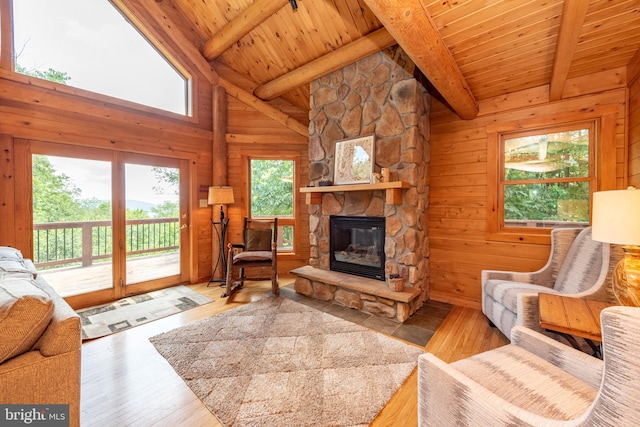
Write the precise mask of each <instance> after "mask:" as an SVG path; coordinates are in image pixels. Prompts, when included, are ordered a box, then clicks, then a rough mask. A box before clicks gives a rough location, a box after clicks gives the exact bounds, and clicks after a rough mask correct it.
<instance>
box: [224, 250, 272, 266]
mask: <svg viewBox="0 0 640 427" xmlns="http://www.w3.org/2000/svg"><path fill="white" fill-rule="evenodd" d="M271 260H272V252H271V251H251V252H240V253H239V254H237V255H235V256H234V257H233V262H234V263H236V262H249V261H265V262H271Z"/></svg>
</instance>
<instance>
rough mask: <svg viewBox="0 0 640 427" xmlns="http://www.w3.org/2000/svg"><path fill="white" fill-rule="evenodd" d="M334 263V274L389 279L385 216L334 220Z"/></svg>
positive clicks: (332, 240) (331, 254)
mask: <svg viewBox="0 0 640 427" xmlns="http://www.w3.org/2000/svg"><path fill="white" fill-rule="evenodd" d="M330 226H331V233H330V237H329V238H330V262H329V267H330V268H331V270H333V271H340V272H342V273H349V274H354V275H357V276H362V277H368V278H371V279H377V280H385V274H384V263H385V256H384V238H385V218H384V217H370V216H367V217H362V216H336V215H332V216H331V217H330Z"/></svg>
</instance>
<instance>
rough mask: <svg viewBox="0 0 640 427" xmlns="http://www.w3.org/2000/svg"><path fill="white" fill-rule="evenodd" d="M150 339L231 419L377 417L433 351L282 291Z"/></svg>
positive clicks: (325, 422) (345, 422) (303, 421)
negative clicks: (419, 362) (422, 357)
mask: <svg viewBox="0 0 640 427" xmlns="http://www.w3.org/2000/svg"><path fill="white" fill-rule="evenodd" d="M150 341H151V342H152V343H153V345H154V346H155V347H156V349H157V350H158V352H160V354H161V355H162V356H163V357H164V358H165V359H167V361H168V362H169V363H170V364H171V366H173V368H174V369H175V370H176V372H177V373H178V374H179V375H180V376H181V377H182V379H183V380H184V381H185V382H186V383H187V385H189V387H190V388H191V390H193V392H194V393H195V394H196V396H198V398H199V399H200V400H202V402H203V403H204V404H205V406H206V407H207V408H208V409H209V410H210V411H211V412H212V413H214V414H215V415H216V417H218V419H219V420H220V421H221V422H222V423H223V424H224V425H225V426H227V427H231V426H283V427H284V426H314V427H315V426H360V425H362V426H365V425H369V423H370V422H371V421H372V420H373V419H374V418H375V416H376V415H377V414H378V413H379V412H380V410H381V409H382V408H383V407H384V405H385V404H386V403H387V402H388V401H389V399H390V398H391V396H392V395H393V394H394V393H395V391H396V390H397V389H398V388H399V387H400V386H401V385H402V384H403V382H404V381H405V380H406V379H407V377H408V376H409V374H411V371H412V370H413V369H414V368H415V366H416V364H417V360H418V355H420V354H422V353H423V352H424V350H423V349H422V348H420V347H414V346H412V345H408V344H406V343H404V342H402V341H399V340H395V339H393V338H389V337H387V336H385V335H382V334H379V333H377V332H373V331H370V330H369V329H367V328H365V327H363V326H360V325H356V324H355V323H351V322H349V321H346V320H343V319H340V318H338V317H335V316H332V315H330V314H327V313H323V312H321V311H319V310H316V309H314V308H312V307H308V306H306V305H303V304H299V303H297V302H294V301H291V300H288V299H286V298H282V297H280V298H275V297H267V298H264V299H260V300H258V301H255V302H252V303H250V304H247V305H244V306H242V307H239V308H235V309H231V310H229V311H226V312H224V313H221V314H219V315H216V316H213V317H210V318H209V319H204V320H200V321H198V322H195V323H192V324H190V325H187V326H183V327H181V328H178V329H174V330H172V331H169V332H165V333H163V334H160V335H157V336H155V337H151V338H150Z"/></svg>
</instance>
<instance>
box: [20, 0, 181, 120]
mask: <svg viewBox="0 0 640 427" xmlns="http://www.w3.org/2000/svg"><path fill="white" fill-rule="evenodd" d="M13 22H14V52H15V56H16V60H15V64H16V65H15V67H16V70H15V71H16V72H18V73H21V74H26V75H30V76H34V77H38V78H42V79H47V80H52V81H55V82H58V83H61V84H66V85H69V86H73V87H76V88H80V89H85V90H89V91H92V92H96V93H100V94H104V95H108V96H112V97H116V98H119V99H123V100H126V101H132V102H136V103H139V104H143V105H146V106H150V107H155V108H159V109H162V110H165V111H170V112H173V113H177V114H182V115H189V114H190V113H191V111H190V110H191V108H190V102H189V99H188V98H189V86H190V83H189V77H188V76H187V75H186V73H184V72H179V71H178V70H177V69H176V63H175V62H174V63H172V62H170V61H169V60H168V59H167V58H166V57H165V56H163V55H161V54H160V53H159V52H158V50H156V49H155V48H154V47H153V45H152V44H151V43H150V41H149V40H147V39H146V38H145V37H144V36H142V34H140V33H139V32H138V31H137V30H136V29H135V28H134V27H133V26H132V25H131V24H130V23H129V22H128V21H127V20H126V19H125V18H124V17H123V16H122V15H121V14H120V12H119V11H118V10H117V9H116V8H115V7H114V6H113V5H112V4H111V2H109V1H108V0H59V1H51V0H14V2H13Z"/></svg>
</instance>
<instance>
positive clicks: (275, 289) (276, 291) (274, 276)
mask: <svg viewBox="0 0 640 427" xmlns="http://www.w3.org/2000/svg"><path fill="white" fill-rule="evenodd" d="M271 292H272V293H273V295H275V296H280V286H279V285H278V273H277V272H276V271H275V270H274V271H272V272H271Z"/></svg>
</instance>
